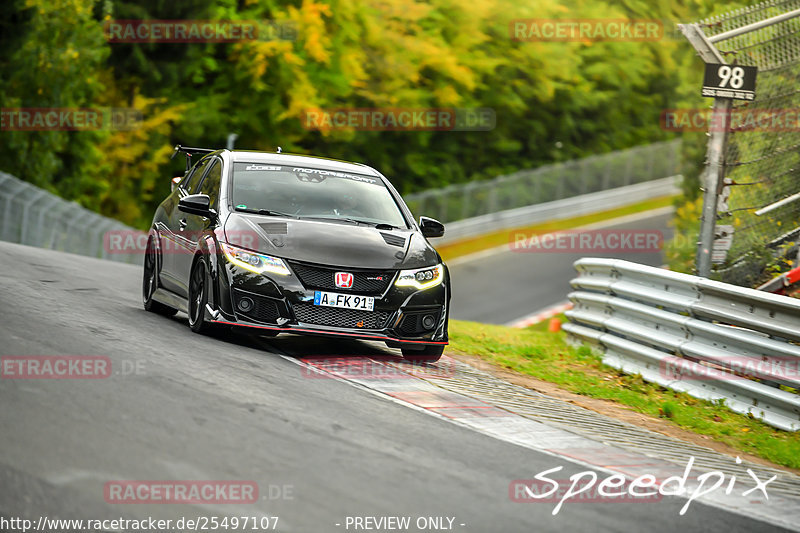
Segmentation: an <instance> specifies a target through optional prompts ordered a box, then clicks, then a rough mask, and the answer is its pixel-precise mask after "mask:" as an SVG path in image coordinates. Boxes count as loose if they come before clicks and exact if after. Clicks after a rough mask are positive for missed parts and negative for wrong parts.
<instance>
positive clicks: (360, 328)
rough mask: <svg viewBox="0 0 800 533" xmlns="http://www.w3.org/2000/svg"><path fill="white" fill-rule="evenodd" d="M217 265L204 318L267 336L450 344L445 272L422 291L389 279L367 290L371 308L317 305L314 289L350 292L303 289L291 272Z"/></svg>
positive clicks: (447, 285)
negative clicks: (245, 304)
mask: <svg viewBox="0 0 800 533" xmlns="http://www.w3.org/2000/svg"><path fill="white" fill-rule="evenodd" d="M219 265H220V268H218V269H214V270H216V276H215V277H217V279H216V280H215V281H216V283H214V286H215V287H216V290H215V295H214V298H213V300H214V301H213V302H211V303H212V305H211V307H212V308H213V311H214V312H213V313H212V316H210V317H208V318H209V319H210V321H211V322H214V323H217V324H224V325H228V326H240V327H247V328H253V329H260V330H264V331H265V332H267V331H268V332H270V334H275V333H296V334H303V335H325V336H335V337H350V338H359V339H368V340H378V341H384V342H387V343H397V344H398V345H407V344H418V345H426V344H427V345H430V344H447V343H448V337H447V319H448V300H449V280H448V278H447V276H445V279H444V280H443V282H442V284H440V285H438V286H436V287H431V288H429V289H424V290H418V289H415V288H412V287H396V286H395V285H394V278H392V279H391V280H390V282H389V283H388V284H387V287H386V288H385V289H384V290H382V291H381V292H380V294H378V293H373V294H369V295H370V296H372V297H374V298H375V306H374V310H373V311H372V312H370V311H357V310H349V309H339V308H333V307H321V306H315V305H314V293H315V291H316V290H326V291H329V292H348V291H346V290H336V289H333V290H332V289H329V288H317V287H306V286H305V285H304V284H303V281H301V279H300V278H299V277H298V276H297V274H296V273H295V270H292V274H291V275H288V276H272V275H269V274H255V273H253V272H250V271H248V270H245V269H242V268H240V267H238V266H236V265H233V264H231V263H228V262H225V261H224V260H223V261H221V262H220V263H219ZM290 268H291V267H290ZM320 268H325V267H322V266H320ZM346 270H350V271H356V272H357V271H358V269H346ZM356 275H358V274H356ZM394 276H395V277H396V272H395V273H394ZM363 294H364V293H362V295H363ZM244 298H246V299H249V300H250V302H252V303H253V305H252V306H251V307H250V308H249V309H247V310H246V311H243V309H242V307H241V306H240V305H239V304H240V303H241V300H242V299H244ZM426 315H431V316H433V317H434V318H435V321H434V324H435V325H434V326H433V327H431V328H426V327H425V326H424V325H423V321H422V317H424V316H426Z"/></svg>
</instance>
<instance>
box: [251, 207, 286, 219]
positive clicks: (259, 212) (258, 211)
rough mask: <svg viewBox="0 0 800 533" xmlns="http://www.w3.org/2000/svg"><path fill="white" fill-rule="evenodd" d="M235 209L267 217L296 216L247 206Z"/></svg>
mask: <svg viewBox="0 0 800 533" xmlns="http://www.w3.org/2000/svg"><path fill="white" fill-rule="evenodd" d="M236 210H237V211H240V212H242V213H254V214H256V215H266V216H269V217H289V218H297V217H296V216H295V215H290V214H288V213H281V212H280V211H272V210H271V209H250V208H249V207H237V208H236Z"/></svg>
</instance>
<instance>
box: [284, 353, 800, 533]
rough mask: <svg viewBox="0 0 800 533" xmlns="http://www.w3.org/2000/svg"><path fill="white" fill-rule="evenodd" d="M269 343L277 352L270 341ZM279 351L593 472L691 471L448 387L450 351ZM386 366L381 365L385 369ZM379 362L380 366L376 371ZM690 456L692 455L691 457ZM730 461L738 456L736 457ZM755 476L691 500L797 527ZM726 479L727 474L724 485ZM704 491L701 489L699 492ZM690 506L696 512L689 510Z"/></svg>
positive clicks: (792, 502)
mask: <svg viewBox="0 0 800 533" xmlns="http://www.w3.org/2000/svg"><path fill="white" fill-rule="evenodd" d="M270 349H271V350H274V348H272V347H271V348H270ZM279 355H280V356H281V357H282V358H284V359H285V360H287V361H290V362H292V363H294V364H297V365H299V366H301V367H302V372H303V373H304V374H306V376H307V377H314V376H313V374H315V373H318V374H320V376H319V377H323V375H324V377H326V378H329V379H335V380H339V381H342V382H345V383H348V384H349V385H351V386H354V387H357V388H360V389H362V390H364V391H366V392H369V393H371V394H374V395H377V396H380V397H382V398H384V399H388V400H390V401H392V402H395V403H398V404H401V405H404V406H407V407H410V408H412V409H415V410H418V411H421V412H424V413H427V414H429V415H431V416H435V417H437V418H440V419H442V420H446V421H449V422H451V423H455V424H458V425H461V426H463V427H467V428H470V429H472V430H475V431H479V432H481V433H484V434H486V435H489V436H492V437H494V438H496V439H499V440H503V441H506V442H510V443H513V444H517V445H519V446H523V447H525V448H529V449H532V450H536V451H538V452H541V453H544V454H547V455H550V456H553V457H555V458H558V459H559V460H562V461H568V462H570V463H574V464H578V465H581V466H585V467H589V468H591V469H592V470H595V471H600V472H605V473H607V474H610V475H613V474H621V475H623V476H625V477H626V478H627V479H628V480H631V481H632V480H633V479H635V478H637V477H639V476H643V475H651V476H655V478H656V480H658V483H659V484H660V483H661V482H663V481H664V480H665V479H667V478H669V477H673V476H678V477H682V476H685V475H686V465H676V464H675V463H672V462H668V461H664V460H661V459H657V458H654V457H649V456H647V455H644V454H641V453H636V452H632V451H629V450H624V449H622V448H619V447H616V446H612V445H608V444H605V443H602V442H599V441H595V440H592V439H588V438H586V437H584V436H581V435H578V434H575V433H571V432H569V431H566V430H563V429H560V428H557V427H552V426H548V425H546V424H543V423H541V422H538V421H536V420H532V419H530V418H527V417H525V416H522V415H519V414H517V413H514V412H513V411H511V410H509V409H505V408H500V407H498V406H496V405H492V404H490V403H487V402H484V401H481V400H478V399H475V398H472V397H470V396H467V395H465V394H460V393H457V392H453V391H449V390H445V389H443V388H442V387H439V386H437V385H436V379H440V378H443V377H444V378H451V377H453V375H454V374H455V372H456V371H457V370H456V368H457V367H458V366H459V365H464V363H461V362H458V361H455V360H454V359H451V358H449V357H447V356H444V357H442V359H441V360H440V361H439V362H438V363H436V364H433V365H427V366H412V365H410V364H408V363H403V362H402V360H401V359H400V358H397V359H396V360H392V359H388V360H385V359H373V358H369V357H361V358H352V357H349V358H344V357H328V358H312V359H308V360H303V359H298V358H296V357H291V356H288V355H283V354H279ZM354 362H355V363H354ZM349 364H355V365H359V366H362V368H363V365H365V364H366V365H367V367H368V368H369V369H370V370H369V374H370V375H364V376H360V377H359V376H358V375H354V373H352V372H350V371H349V369H348V367H347V365H349ZM343 365H344V366H343ZM381 367H383V368H382V369H381ZM376 368H377V369H379V370H380V371H379V372H375V369H376ZM688 459H689V457H688V456H687V461H688ZM730 460H731V462H733V461H734V459H733V458H731V459H730ZM554 466H557V465H554ZM706 471H707V470H704V469H701V468H699V467H697V466H695V467H694V469H693V470H692V474H691V475H688V476H686V479H687V483H686V485H685V486H686V493H685V494H684V495H681V496H678V497H679V498H683V499H688V498H689V495H692V493H693V492H694V491H695V490H698V487H700V485H701V484H700V481H702V479H701V480H698V476H700V475H702V474H704V473H705V472H706ZM756 474H758V475H759V477H760V478H761V479H762V480H765V479H766V478H765V477H764V475H763V474H761V473H759V472H756ZM509 481H510V482H511V481H512V480H509ZM751 481H752V480H750V479H739V485H737V490H736V491H732V492H731V491H726V490H725V489H726V486H722V487H721V488H718V489H717V490H714V491H713V492H710V493H708V494H704V495H701V496H699V497H695V498H694V501H698V502H702V503H704V504H706V505H712V506H715V507H718V508H722V509H724V510H726V511H729V512H733V513H737V514H740V515H743V516H748V517H751V518H756V519H758V520H761V521H764V522H767V523H770V524H774V525H777V526H781V527H785V528H789V529H793V530H797V531H800V499H795V498H789V497H786V496H784V495H782V494H776V493H772V494H769V496H765V495H764V494H763V493H762V492H760V491H756V490H754V491H750V492H749V493H747V494H746V495H745V494H743V489H742V487H744V488H750V487H751V485H752V483H751V484H750V485H747V486H746V487H745V484H746V483H748V482H751ZM727 483H728V480H727V478H726V485H727ZM706 488H707V486H706ZM727 492H730V493H727ZM700 493H701V494H702V491H701V492H700ZM688 512H691V509H689V511H688Z"/></svg>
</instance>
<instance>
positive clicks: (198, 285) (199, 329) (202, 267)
mask: <svg viewBox="0 0 800 533" xmlns="http://www.w3.org/2000/svg"><path fill="white" fill-rule="evenodd" d="M207 303H208V275H207V274H206V262H205V261H203V259H202V258H200V259H198V260H197V261H195V263H194V266H192V274H191V276H190V277H189V327H190V328H192V331H194V332H195V333H203V332H206V331H208V330H209V329H210V328H211V324H210V323H209V322H208V321H207V320H206V313H205V309H206V304H207Z"/></svg>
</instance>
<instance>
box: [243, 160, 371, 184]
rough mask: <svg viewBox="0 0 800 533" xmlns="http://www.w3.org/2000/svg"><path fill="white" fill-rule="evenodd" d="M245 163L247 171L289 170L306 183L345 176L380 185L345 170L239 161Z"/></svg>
mask: <svg viewBox="0 0 800 533" xmlns="http://www.w3.org/2000/svg"><path fill="white" fill-rule="evenodd" d="M239 165H240V163H237V164H236V168H241V167H240V166H239ZM241 165H246V166H245V167H244V170H249V171H253V170H255V171H265V170H266V171H273V172H274V171H282V172H291V173H292V174H293V175H294V176H295V177H296V178H297V179H298V180H300V181H303V182H306V183H321V182H323V181H325V178H327V177H334V178H345V179H349V180H353V181H358V182H361V183H369V184H370V185H380V184H381V181H380V180H379V179H378V178H370V177H369V176H361V175H359V174H348V173H346V172H337V171H335V170H323V169H321V168H306V167H289V166H278V165H259V164H255V163H246V164H245V163H241Z"/></svg>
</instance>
